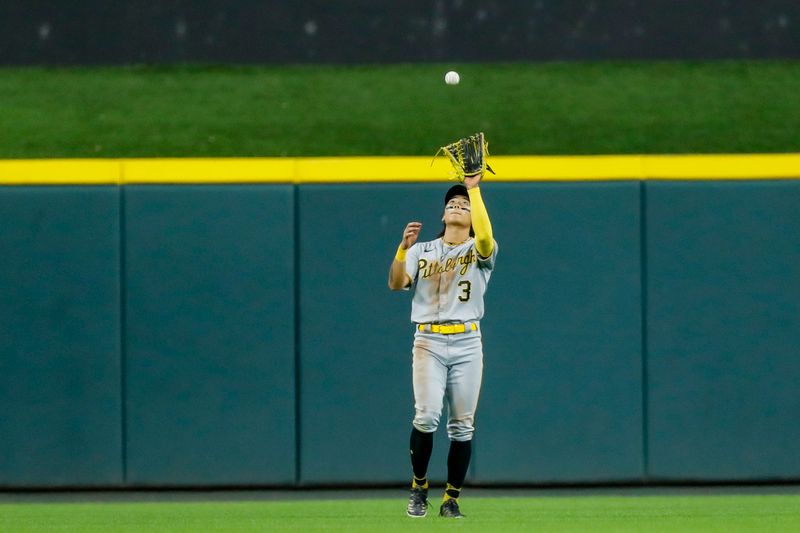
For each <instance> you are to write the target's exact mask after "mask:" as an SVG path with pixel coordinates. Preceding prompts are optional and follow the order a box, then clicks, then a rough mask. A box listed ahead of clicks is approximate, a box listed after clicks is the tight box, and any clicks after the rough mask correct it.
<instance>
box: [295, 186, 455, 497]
mask: <svg viewBox="0 0 800 533" xmlns="http://www.w3.org/2000/svg"><path fill="white" fill-rule="evenodd" d="M448 187H449V185H447V184H442V185H410V184H404V185H376V184H368V185H309V186H301V187H300V188H299V197H298V200H299V203H298V209H299V213H300V221H299V230H300V231H299V239H298V245H299V247H300V248H299V261H300V272H299V283H300V294H299V310H300V323H299V327H300V334H301V336H300V343H299V350H300V361H301V367H300V377H301V380H300V382H301V385H300V413H301V414H300V422H301V431H300V439H301V443H302V446H301V460H300V481H301V482H302V483H305V484H309V483H342V482H345V483H347V482H351V483H355V482H362V483H363V482H365V481H367V482H370V483H380V482H397V481H405V480H406V478H408V477H409V475H410V474H409V472H410V470H409V468H410V467H409V464H410V463H409V459H408V443H409V436H410V433H411V420H412V418H413V415H414V397H413V392H412V387H411V344H412V340H413V327H412V325H411V322H410V315H411V293H409V292H407V291H398V292H392V291H390V290H389V288H388V286H387V281H388V273H389V266H390V264H391V262H392V258H393V257H394V254H395V251H396V248H397V245H398V244H399V243H400V240H401V238H402V234H403V229H404V228H405V225H406V224H407V223H408V222H409V221H411V220H417V221H421V222H422V223H423V229H422V235H421V237H420V238H421V239H425V240H430V239H433V238H435V236H436V234H437V233H438V231H439V229H440V228H441V215H442V211H443V206H444V202H443V198H444V193H445V191H446V190H447V188H448ZM441 430H442V431H441V432H440V434H439V435H437V436H438V439H437V441H436V443H435V445H434V457H433V458H432V463H431V471H430V475H431V477H432V478H435V479H440V480H444V477H445V467H444V465H445V462H446V454H447V442H446V438H445V437H444V434H443V430H444V428H443V427H442V428H441Z"/></svg>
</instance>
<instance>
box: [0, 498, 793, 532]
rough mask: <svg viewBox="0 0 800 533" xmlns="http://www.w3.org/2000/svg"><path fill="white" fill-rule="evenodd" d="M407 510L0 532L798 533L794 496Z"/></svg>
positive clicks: (342, 505) (50, 508) (353, 503)
mask: <svg viewBox="0 0 800 533" xmlns="http://www.w3.org/2000/svg"><path fill="white" fill-rule="evenodd" d="M403 507H404V502H403V501H398V500H397V499H392V500H386V499H380V500H369V499H361V500H300V501H273V502H205V503H60V504H47V503H26V504H0V531H9V532H11V531H13V532H26V531H98V532H99V531H103V532H107V531H114V532H127V531H130V532H148V531H153V532H156V531H157V532H178V531H185V532H199V531H203V532H208V531H231V532H236V531H342V532H352V531H370V532H374V531H380V532H388V531H403V532H409V531H454V530H458V531H480V532H481V533H487V532H497V531H500V532H503V533H507V532H511V531H548V532H557V531H580V532H587V531H591V532H598V531H601V532H602V531H643V532H653V531H670V532H672V531H674V532H687V531H704V532H706V531H719V532H726V533H727V532H734V531H800V496H798V495H747V496H744V495H736V496H733V495H724V496H719V495H717V496H599V497H598V496H594V497H577V498H575V497H545V498H538V497H536V498H471V499H470V498H466V497H465V498H464V500H463V502H462V509H463V511H464V513H465V514H466V515H467V518H466V519H464V520H447V519H442V518H439V517H438V516H435V513H431V514H430V515H429V516H428V517H426V518H422V519H411V518H408V517H406V516H405V515H404V509H403Z"/></svg>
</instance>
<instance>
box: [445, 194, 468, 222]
mask: <svg viewBox="0 0 800 533" xmlns="http://www.w3.org/2000/svg"><path fill="white" fill-rule="evenodd" d="M442 220H443V221H444V223H445V224H454V225H457V226H466V227H469V226H470V225H471V224H472V213H471V212H470V206H469V198H467V197H466V196H453V197H452V198H450V201H449V202H447V204H446V205H445V206H444V216H443V217H442Z"/></svg>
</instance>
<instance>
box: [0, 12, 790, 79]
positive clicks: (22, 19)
mask: <svg viewBox="0 0 800 533" xmlns="http://www.w3.org/2000/svg"><path fill="white" fill-rule="evenodd" d="M799 25H800V3H798V2H796V1H793V0H771V1H756V0H707V1H705V2H686V1H677V2H676V1H673V0H644V1H643V0H630V1H625V2H600V1H586V0H582V1H579V0H563V1H555V0H536V1H526V0H516V1H505V2H498V1H491V0H489V1H469V0H437V1H433V2H431V1H428V0H410V1H407V2H388V1H382V2H372V1H365V0H343V1H340V2H336V3H332V2H326V1H324V0H313V1H305V2H286V1H274V0H273V1H259V0H235V1H231V0H226V1H223V0H205V1H187V0H172V1H167V0H160V1H143V0H125V1H118V2H103V1H101V0H83V1H80V2H60V1H57V0H5V1H4V2H2V4H0V64H4V65H28V64H129V63H148V64H152V63H181V62H190V63H371V62H420V61H435V62H447V61H557V60H614V59H741V58H796V57H800V31H799V30H798V26H799Z"/></svg>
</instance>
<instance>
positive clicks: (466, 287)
mask: <svg viewBox="0 0 800 533" xmlns="http://www.w3.org/2000/svg"><path fill="white" fill-rule="evenodd" d="M458 286H459V287H461V290H462V291H464V292H463V294H460V295H459V296H458V299H459V300H460V301H462V302H467V301H469V293H470V292H471V291H472V283H470V282H469V281H459V282H458Z"/></svg>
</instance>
